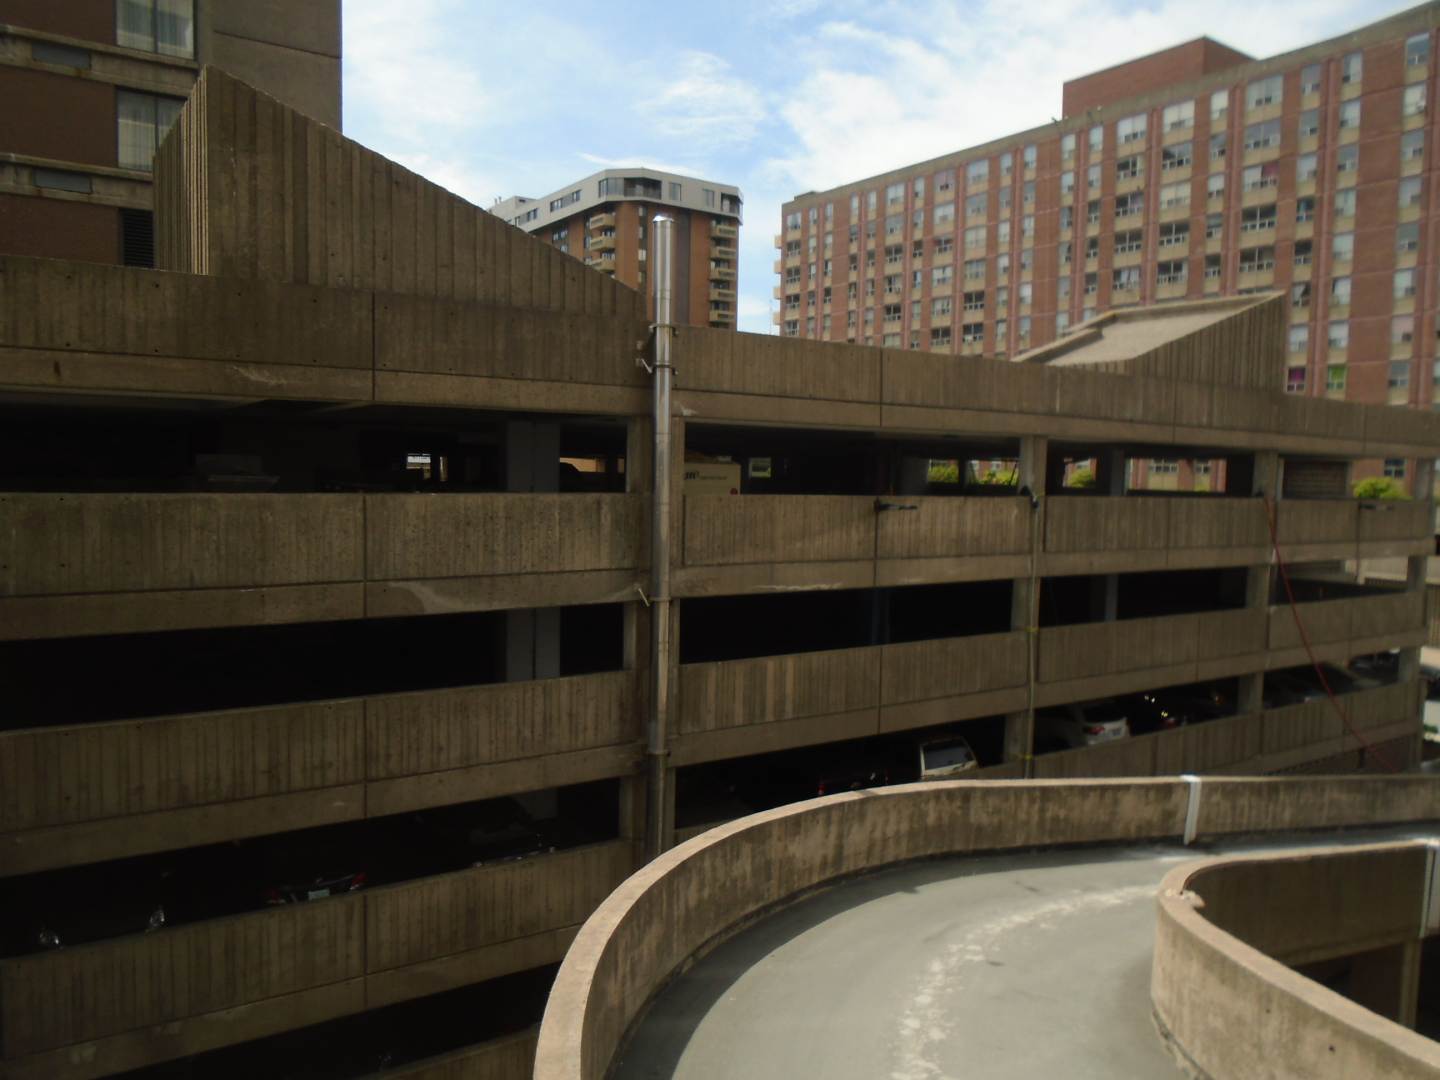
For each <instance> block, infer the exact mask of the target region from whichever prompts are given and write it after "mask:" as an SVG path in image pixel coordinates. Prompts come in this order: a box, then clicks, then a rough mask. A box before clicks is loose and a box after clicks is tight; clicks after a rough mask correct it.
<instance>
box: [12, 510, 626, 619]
mask: <svg viewBox="0 0 1440 1080" xmlns="http://www.w3.org/2000/svg"><path fill="white" fill-rule="evenodd" d="M0 509H3V513H4V515H5V517H6V518H7V520H9V521H11V522H12V523H15V524H16V525H17V526H19V527H17V528H14V529H11V530H9V531H7V532H5V533H3V534H0V567H3V569H0V639H14V638H26V637H59V636H66V635H71V634H78V633H91V634H94V633H128V632H136V631H154V630H175V629H184V628H192V627H201V626H234V625H253V624H257V623H276V622H304V621H310V620H315V619H349V618H360V617H362V616H364V615H366V614H370V615H377V614H397V615H398V614H422V613H424V612H426V611H430V610H472V611H473V610H483V609H485V608H488V607H494V606H504V604H503V603H500V602H499V599H498V598H496V597H495V596H493V595H491V594H490V590H489V588H488V587H487V586H485V585H484V584H483V582H481V581H477V580H476V579H480V578H485V577H490V576H494V575H501V576H504V575H517V574H525V575H529V574H560V575H570V574H574V575H576V577H574V578H570V579H568V581H569V582H571V583H574V582H576V581H577V580H579V579H580V578H586V579H587V580H590V581H592V582H593V583H594V584H595V585H597V586H598V585H600V583H601V582H607V584H606V585H605V586H604V589H603V590H602V591H606V592H607V593H608V591H609V590H610V589H615V590H622V591H623V589H625V588H628V584H622V582H621V578H626V579H627V581H628V578H629V577H630V576H632V575H633V570H634V568H635V567H637V566H639V565H641V560H642V558H643V550H644V548H643V540H642V537H643V536H644V535H645V534H646V533H647V532H648V530H647V529H645V528H642V521H641V518H642V512H643V506H642V500H641V498H640V497H639V496H635V495H620V494H616V495H591V494H566V495H520V494H500V493H497V494H489V495H485V494H459V493H456V494H434V495H402V494H371V495H323V494H305V495H268V494H265V495H260V494H154V495H148V494H135V495H110V494H48V493H46V494H40V493H37V494H30V493H11V494H5V495H0ZM96 536H104V537H106V540H107V542H106V546H105V549H104V551H103V553H101V552H98V551H96V550H95V549H94V547H93V540H92V538H93V537H96ZM417 536H424V537H427V538H428V539H427V542H425V543H423V544H422V543H418V542H416V540H415V538H416V537H417ZM557 540H558V542H557ZM595 571H599V573H598V574H595V573H594V572H595ZM549 580H551V581H552V582H555V583H557V584H559V583H561V582H564V581H566V580H567V579H566V578H564V577H557V578H551V579H549ZM35 597H45V598H47V599H46V600H45V601H44V602H43V603H38V604H37V603H35V602H34V601H33V600H32V598H35ZM565 602H574V601H565ZM454 605H459V606H454Z"/></svg>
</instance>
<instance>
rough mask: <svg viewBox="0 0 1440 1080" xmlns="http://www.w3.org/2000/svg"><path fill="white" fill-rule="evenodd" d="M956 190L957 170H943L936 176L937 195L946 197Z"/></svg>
mask: <svg viewBox="0 0 1440 1080" xmlns="http://www.w3.org/2000/svg"><path fill="white" fill-rule="evenodd" d="M954 190H955V170H954V169H941V170H940V171H939V172H937V173H936V174H935V194H937V195H944V194H947V193H948V192H951V191H954Z"/></svg>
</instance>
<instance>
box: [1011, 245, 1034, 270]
mask: <svg viewBox="0 0 1440 1080" xmlns="http://www.w3.org/2000/svg"><path fill="white" fill-rule="evenodd" d="M1033 255H1034V249H1033V248H1028V247H1027V248H1021V249H1020V270H1021V272H1022V273H1023V272H1025V271H1026V270H1029V269H1030V266H1031V258H1032V257H1033ZM1007 258H1008V256H1007Z"/></svg>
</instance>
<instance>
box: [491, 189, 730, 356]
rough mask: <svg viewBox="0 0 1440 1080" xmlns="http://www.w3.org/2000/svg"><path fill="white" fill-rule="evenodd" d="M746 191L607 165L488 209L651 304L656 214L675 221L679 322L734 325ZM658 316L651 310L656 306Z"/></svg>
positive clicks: (676, 313)
mask: <svg viewBox="0 0 1440 1080" xmlns="http://www.w3.org/2000/svg"><path fill="white" fill-rule="evenodd" d="M741 209H742V206H741V198H740V189H739V188H735V187H731V186H729V185H726V184H717V183H715V182H714V181H713V180H700V179H697V178H696V177H693V176H680V175H677V174H675V173H667V172H661V171H659V170H657V169H644V168H637V169H606V170H604V171H602V172H598V173H595V174H594V175H592V176H587V177H585V178H584V179H583V180H577V181H575V182H574V183H573V184H567V185H565V187H563V188H561V189H560V190H559V191H553V192H551V193H550V194H549V195H546V196H544V197H543V198H539V199H532V198H529V197H527V196H523V195H516V196H512V197H510V198H508V199H502V200H501V201H500V202H497V203H496V204H495V205H494V206H492V207H491V208H490V212H491V213H492V214H494V215H496V216H497V217H499V218H501V219H503V220H505V221H508V222H509V223H510V224H511V225H514V226H515V227H516V228H518V229H523V230H525V231H526V232H527V233H529V234H530V235H532V236H536V237H539V238H540V239H541V240H543V241H545V242H546V243H547V244H549V245H550V246H551V247H553V248H557V249H559V250H560V251H563V252H566V253H567V254H570V255H574V256H575V257H576V258H577V259H584V260H585V265H586V266H589V267H591V268H593V269H595V270H599V271H600V272H601V273H604V274H611V275H613V276H614V278H615V280H616V281H618V282H620V283H621V284H622V285H628V286H630V288H632V289H637V290H639V292H640V293H641V294H642V295H644V296H645V297H646V298H647V303H648V304H650V305H651V307H653V304H654V298H653V296H652V289H651V287H650V286H651V280H650V277H649V275H648V273H647V266H648V263H647V260H648V258H649V254H650V246H651V244H650V241H651V239H652V237H651V234H650V224H649V222H650V219H651V218H652V217H653V216H654V215H655V214H656V213H657V212H663V213H666V214H668V215H670V216H671V217H672V218H674V219H675V253H674V259H675V277H674V289H675V320H676V322H677V323H679V324H681V325H686V326H714V327H719V328H726V329H731V330H733V329H735V296H736V289H737V288H738V282H739V264H738V262H737V256H738V251H739V244H740V224H741ZM652 314H653V311H652Z"/></svg>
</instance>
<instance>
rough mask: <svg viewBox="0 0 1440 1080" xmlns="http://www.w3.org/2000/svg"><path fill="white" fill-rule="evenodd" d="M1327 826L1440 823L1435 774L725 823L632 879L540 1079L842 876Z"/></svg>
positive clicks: (1058, 784) (1094, 786) (833, 810)
mask: <svg viewBox="0 0 1440 1080" xmlns="http://www.w3.org/2000/svg"><path fill="white" fill-rule="evenodd" d="M1197 794H1198V798H1199V803H1198V806H1196V807H1194V808H1193V809H1194V811H1195V813H1194V814H1192V815H1191V817H1190V820H1191V823H1192V828H1193V829H1194V830H1195V832H1196V834H1197V835H1212V836H1218V835H1225V834H1235V833H1245V832H1260V831H1270V830H1274V831H1284V830H1297V829H1310V828H1332V827H1338V826H1344V825H1358V824H1378V823H1382V822H1409V821H1423V820H1430V819H1433V818H1436V817H1437V816H1440V780H1434V779H1430V778H1428V777H1399V778H1393V777H1389V778H1383V779H1381V778H1376V779H1371V778H1353V779H1352V778H1336V779H1320V780H1310V779H1293V780H1292V779H1254V780H1251V779H1216V780H1206V781H1204V783H1203V784H1199V783H1194V784H1192V783H1189V782H1187V781H1185V780H1181V779H1173V780H1084V781H994V782H989V783H983V784H982V783H932V784H909V785H903V786H897V787H892V788H883V789H876V790H871V791H862V792H849V793H846V794H843V795H834V796H830V797H828V798H823V799H814V800H811V801H809V802H804V803H797V804H795V805H793V806H787V807H783V808H781V809H778V810H772V811H769V812H767V813H763V814H755V815H753V816H751V817H747V818H742V819H741V820H739V821H735V822H731V823H730V824H728V825H722V826H720V827H718V828H716V829H712V830H711V831H710V832H707V833H704V834H702V835H701V836H698V837H696V838H695V839H693V840H690V841H688V842H687V843H685V844H682V845H681V846H679V847H677V848H675V849H673V850H671V851H669V852H667V853H666V854H665V855H663V856H661V857H660V858H659V859H657V860H655V861H654V862H652V863H650V864H649V865H648V866H646V867H644V868H643V869H641V870H640V871H638V872H637V873H635V874H634V875H632V876H631V877H630V878H629V879H627V880H626V881H625V882H624V883H623V884H622V885H621V886H620V887H619V888H618V889H616V890H615V892H613V893H612V894H611V895H610V897H609V898H608V899H607V900H606V901H605V903H603V904H602V905H601V906H600V907H599V908H598V909H597V910H596V912H595V913H594V914H593V915H592V916H591V917H590V919H589V920H588V921H587V922H586V923H585V925H584V927H583V928H582V929H581V931H580V934H579V936H578V937H577V938H576V940H575V942H574V943H573V944H572V945H571V947H570V951H569V953H568V954H567V955H566V957H565V962H564V964H563V965H562V966H561V969H560V973H559V975H558V977H557V978H556V982H555V987H554V989H553V990H552V991H551V995H550V1000H549V1003H548V1004H547V1006H546V1010H545V1018H544V1020H543V1022H542V1023H541V1027H540V1039H539V1045H538V1048H537V1052H536V1065H535V1076H536V1077H537V1078H543V1080H600V1078H602V1077H604V1076H605V1074H606V1071H607V1070H608V1068H609V1066H610V1064H611V1062H612V1060H613V1059H614V1056H615V1053H616V1051H617V1050H618V1048H619V1047H620V1044H621V1042H622V1041H623V1040H624V1038H625V1036H626V1033H627V1032H628V1031H629V1029H630V1028H631V1026H632V1024H633V1023H634V1022H635V1020H636V1018H637V1017H638V1016H639V1015H640V1013H641V1012H642V1011H643V1009H644V1007H645V1005H646V1003H647V1002H648V1001H649V1000H650V999H651V997H653V995H654V994H655V993H656V991H657V990H659V988H660V987H661V986H662V985H663V984H664V983H665V982H666V980H668V979H669V978H670V976H671V975H672V974H674V973H675V972H676V971H678V970H679V969H680V968H681V967H682V966H683V965H684V964H685V963H686V961H687V960H689V959H691V958H692V957H694V956H695V955H696V954H697V953H699V952H701V951H702V950H703V949H704V948H705V947H706V946H707V945H709V944H712V943H714V942H715V941H717V940H718V939H720V938H721V937H723V936H724V935H726V934H727V933H729V932H731V931H732V930H734V929H735V928H736V927H738V926H739V925H741V924H742V923H744V922H745V921H746V920H748V919H751V918H753V917H755V916H756V915H758V914H761V913H764V912H766V911H768V910H770V909H773V908H775V907H777V906H779V905H781V904H784V903H786V902H788V901H790V900H793V899H795V898H796V897H798V896H800V895H802V894H804V893H805V892H807V891H808V890H810V889H813V888H815V887H816V886H819V885H823V884H825V883H827V882H831V881H834V880H836V879H839V878H843V877H846V876H847V875H853V874H858V873H862V872H865V871H869V870H875V869H878V868H881V867H885V866H891V865H894V864H896V863H902V862H906V861H909V860H912V859H921V858H928V857H932V856H939V855H952V854H963V853H967V852H980V851H999V850H1004V849H1013V848H1026V847H1046V846H1055V845H1063V844H1104V843H1125V842H1131V841H1137V840H1146V839H1160V838H1171V839H1175V838H1180V837H1183V836H1184V835H1185V833H1186V822H1187V811H1190V810H1192V805H1191V801H1190V800H1191V798H1192V796H1195V795H1197Z"/></svg>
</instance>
